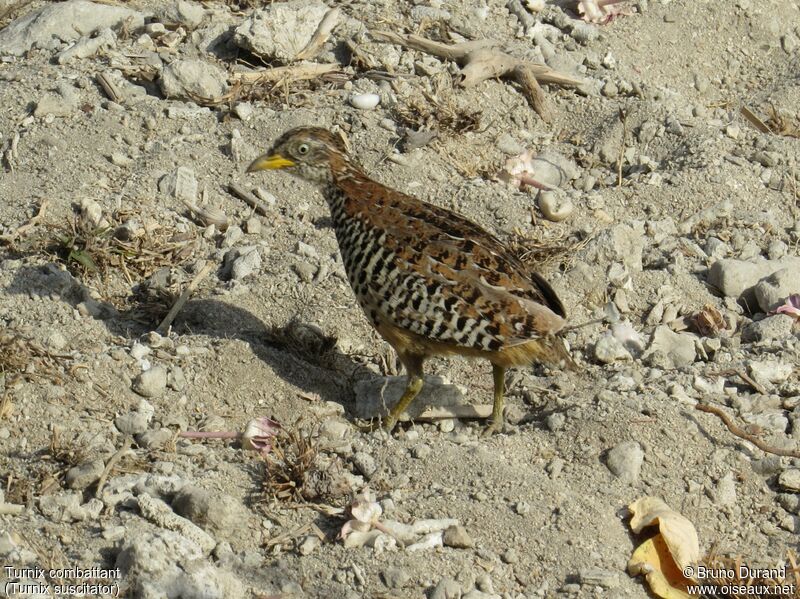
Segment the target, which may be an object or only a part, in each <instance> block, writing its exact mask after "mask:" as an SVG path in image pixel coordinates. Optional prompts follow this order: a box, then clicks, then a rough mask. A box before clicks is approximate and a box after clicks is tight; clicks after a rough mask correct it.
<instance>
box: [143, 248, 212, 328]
mask: <svg viewBox="0 0 800 599" xmlns="http://www.w3.org/2000/svg"><path fill="white" fill-rule="evenodd" d="M213 269H214V262H207V263H206V264H205V265H204V266H203V268H202V269H200V272H198V273H197V275H195V277H194V279H192V281H191V282H190V283H189V284H188V285H187V286H186V289H184V290H183V293H181V295H180V297H179V298H178V299H177V301H176V302H175V304H174V305H173V306H172V308H171V309H170V311H169V313H168V314H167V315H166V316H165V317H164V320H162V321H161V324H160V325H158V328H157V329H156V333H158V334H159V335H166V334H167V331H168V330H169V326H170V325H171V324H172V321H173V320H175V317H176V316H177V315H178V312H180V311H181V308H183V306H184V304H185V303H186V302H187V301H189V297H191V295H192V293H194V290H195V289H197V286H198V285H200V283H201V282H202V280H203V279H205V278H206V277H207V276H208V273H210V272H211V271H212V270H213Z"/></svg>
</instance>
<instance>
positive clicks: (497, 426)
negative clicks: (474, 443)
mask: <svg viewBox="0 0 800 599" xmlns="http://www.w3.org/2000/svg"><path fill="white" fill-rule="evenodd" d="M492 377H493V378H494V403H493V404H492V422H491V424H489V426H487V427H486V430H484V431H483V436H484V437H489V436H491V435H493V434H495V433H499V432H500V431H502V430H503V391H504V389H505V386H506V369H505V368H503V367H502V366H498V365H497V364H492Z"/></svg>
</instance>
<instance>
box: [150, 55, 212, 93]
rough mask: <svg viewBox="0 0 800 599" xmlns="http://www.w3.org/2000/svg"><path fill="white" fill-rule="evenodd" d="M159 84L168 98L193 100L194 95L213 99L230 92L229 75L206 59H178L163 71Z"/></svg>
mask: <svg viewBox="0 0 800 599" xmlns="http://www.w3.org/2000/svg"><path fill="white" fill-rule="evenodd" d="M159 84H160V86H161V92H162V93H163V94H164V97H166V98H176V99H181V100H192V99H193V96H194V97H196V98H207V99H212V98H219V97H221V96H224V95H225V94H226V93H227V92H228V75H227V73H225V71H223V70H222V69H221V68H219V67H218V66H217V65H215V64H212V63H210V62H207V61H205V60H198V59H186V60H176V61H174V62H171V63H170V64H168V65H167V66H166V67H165V68H164V70H163V71H162V72H161V79H160V80H159Z"/></svg>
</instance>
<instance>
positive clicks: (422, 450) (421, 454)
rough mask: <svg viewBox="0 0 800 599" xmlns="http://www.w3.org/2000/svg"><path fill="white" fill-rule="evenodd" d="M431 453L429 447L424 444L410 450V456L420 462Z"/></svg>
mask: <svg viewBox="0 0 800 599" xmlns="http://www.w3.org/2000/svg"><path fill="white" fill-rule="evenodd" d="M431 451H432V450H431V448H430V446H429V445H426V444H425V443H419V444H417V445H414V447H412V448H411V456H412V457H415V458H417V459H419V460H421V459H423V458H427V457H428V456H429V455H431Z"/></svg>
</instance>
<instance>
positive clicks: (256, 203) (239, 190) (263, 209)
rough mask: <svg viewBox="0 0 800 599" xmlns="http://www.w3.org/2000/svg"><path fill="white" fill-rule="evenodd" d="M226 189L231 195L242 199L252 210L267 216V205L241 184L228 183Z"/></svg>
mask: <svg viewBox="0 0 800 599" xmlns="http://www.w3.org/2000/svg"><path fill="white" fill-rule="evenodd" d="M228 191H230V192H231V193H232V194H233V195H235V196H236V197H237V198H239V199H240V200H242V201H244V203H245V204H247V205H248V206H250V207H251V208H252V209H253V210H255V211H256V212H257V213H258V214H260V215H261V216H269V215H270V210H269V208H268V207H267V205H266V204H265V203H264V202H262V201H261V200H259V199H258V198H257V197H256V196H254V195H253V194H252V193H250V192H249V191H247V190H246V189H245V188H244V187H242V186H241V185H238V184H236V183H231V184H230V185H228Z"/></svg>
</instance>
